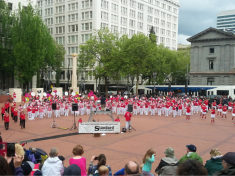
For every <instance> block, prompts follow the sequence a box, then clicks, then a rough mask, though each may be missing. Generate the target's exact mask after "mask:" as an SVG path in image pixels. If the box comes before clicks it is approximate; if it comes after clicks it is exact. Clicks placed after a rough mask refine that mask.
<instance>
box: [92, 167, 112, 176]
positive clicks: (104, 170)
mask: <svg viewBox="0 0 235 176" xmlns="http://www.w3.org/2000/svg"><path fill="white" fill-rule="evenodd" d="M98 173H99V175H100V176H108V175H109V168H108V167H106V166H104V165H103V166H100V168H99V170H98ZM93 176H94V175H93Z"/></svg>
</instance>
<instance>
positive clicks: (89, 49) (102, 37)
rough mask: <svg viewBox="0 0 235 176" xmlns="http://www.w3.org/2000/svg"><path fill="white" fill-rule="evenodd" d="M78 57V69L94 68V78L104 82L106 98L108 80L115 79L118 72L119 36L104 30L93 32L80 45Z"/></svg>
mask: <svg viewBox="0 0 235 176" xmlns="http://www.w3.org/2000/svg"><path fill="white" fill-rule="evenodd" d="M79 48H80V53H79V57H78V63H79V67H80V68H81V69H82V68H85V67H90V68H95V74H96V76H99V77H103V78H104V80H105V93H106V97H107V96H108V84H107V81H108V78H114V79H116V78H117V77H116V75H117V74H115V73H117V72H118V71H119V70H120V64H121V62H120V61H121V59H120V58H119V57H120V54H119V52H120V49H119V34H118V33H112V32H110V31H109V30H108V28H106V29H100V30H95V32H94V35H93V36H91V37H90V39H89V40H88V41H87V42H86V43H85V44H84V45H80V46H79Z"/></svg>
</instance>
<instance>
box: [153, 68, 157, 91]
mask: <svg viewBox="0 0 235 176" xmlns="http://www.w3.org/2000/svg"><path fill="white" fill-rule="evenodd" d="M156 77H157V73H156V72H153V80H154V91H153V92H154V93H155V82H156Z"/></svg>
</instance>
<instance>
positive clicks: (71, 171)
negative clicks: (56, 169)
mask: <svg viewBox="0 0 235 176" xmlns="http://www.w3.org/2000/svg"><path fill="white" fill-rule="evenodd" d="M64 176H81V169H80V167H78V165H76V164H72V165H70V166H69V167H67V168H66V169H65V170H64Z"/></svg>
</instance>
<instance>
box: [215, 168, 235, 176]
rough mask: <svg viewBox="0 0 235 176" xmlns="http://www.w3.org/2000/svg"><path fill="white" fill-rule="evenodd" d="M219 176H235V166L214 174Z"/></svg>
mask: <svg viewBox="0 0 235 176" xmlns="http://www.w3.org/2000/svg"><path fill="white" fill-rule="evenodd" d="M217 175H221V176H222V175H235V166H231V167H228V168H226V169H223V170H221V171H219V172H216V173H214V174H213V176H217Z"/></svg>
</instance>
